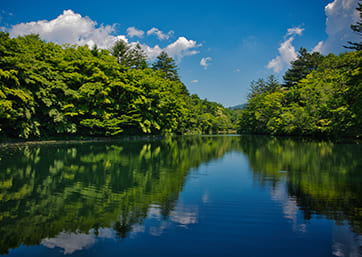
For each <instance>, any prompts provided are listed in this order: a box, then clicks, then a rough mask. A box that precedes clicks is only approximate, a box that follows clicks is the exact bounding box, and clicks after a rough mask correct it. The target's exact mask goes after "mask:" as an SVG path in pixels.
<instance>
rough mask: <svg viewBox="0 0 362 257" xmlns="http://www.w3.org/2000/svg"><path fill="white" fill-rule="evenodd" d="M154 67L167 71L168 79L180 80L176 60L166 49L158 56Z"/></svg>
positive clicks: (166, 76)
mask: <svg viewBox="0 0 362 257" xmlns="http://www.w3.org/2000/svg"><path fill="white" fill-rule="evenodd" d="M152 69H153V70H161V71H163V72H164V73H165V78H167V79H170V80H174V81H179V80H180V77H179V75H178V67H177V65H176V62H175V60H174V59H173V58H172V57H170V56H169V55H168V54H167V53H166V52H165V51H162V52H161V54H160V55H159V56H157V60H156V62H154V63H153V66H152Z"/></svg>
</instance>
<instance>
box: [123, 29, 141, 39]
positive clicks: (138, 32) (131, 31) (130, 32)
mask: <svg viewBox="0 0 362 257" xmlns="http://www.w3.org/2000/svg"><path fill="white" fill-rule="evenodd" d="M143 34H145V32H144V31H143V30H139V29H136V28H135V27H129V28H128V29H127V35H128V36H129V37H130V38H133V37H140V38H141V37H143Z"/></svg>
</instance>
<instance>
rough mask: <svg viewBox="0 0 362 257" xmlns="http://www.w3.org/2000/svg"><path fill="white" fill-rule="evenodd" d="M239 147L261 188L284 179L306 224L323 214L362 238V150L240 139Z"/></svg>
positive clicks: (354, 146)
mask: <svg viewBox="0 0 362 257" xmlns="http://www.w3.org/2000/svg"><path fill="white" fill-rule="evenodd" d="M240 146H241V148H242V151H243V152H244V153H246V154H247V156H248V158H249V163H250V166H251V168H252V169H253V172H254V176H255V179H257V180H258V181H259V182H260V183H262V184H263V183H268V182H272V183H274V184H275V183H276V182H277V181H279V180H281V179H286V181H287V184H288V194H289V195H290V196H291V197H293V198H295V199H296V202H297V205H298V206H299V208H300V209H301V210H302V211H303V214H304V217H305V219H310V218H311V217H312V215H313V214H319V215H325V216H326V217H327V218H330V219H333V220H335V221H337V222H342V221H343V220H348V221H349V223H350V225H351V227H352V228H353V229H354V231H355V232H357V233H361V232H362V224H361V221H362V215H361V207H362V188H361V186H360V185H361V174H360V171H361V165H362V163H361V159H360V156H359V155H360V152H361V149H360V146H359V145H357V144H335V143H332V142H311V141H306V140H291V139H286V138H283V139H280V138H274V137H263V136H242V137H241V138H240Z"/></svg>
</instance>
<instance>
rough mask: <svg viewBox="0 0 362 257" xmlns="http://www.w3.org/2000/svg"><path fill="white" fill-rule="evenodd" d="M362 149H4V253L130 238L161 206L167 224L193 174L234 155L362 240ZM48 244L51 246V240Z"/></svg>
mask: <svg viewBox="0 0 362 257" xmlns="http://www.w3.org/2000/svg"><path fill="white" fill-rule="evenodd" d="M360 150H361V147H360V146H359V145H355V144H334V143H332V142H313V141H303V140H292V139H285V138H284V139H280V138H274V137H263V136H240V137H237V136H218V137H206V136H205V137H180V138H169V139H165V140H155V141H147V142H145V141H128V142H97V143H76V144H62V145H59V144H57V145H28V146H21V145H16V146H11V145H8V146H6V147H2V148H0V158H1V159H0V167H1V171H0V223H1V226H0V254H6V253H8V252H9V250H10V249H14V248H17V247H19V246H21V245H29V246H30V245H39V244H40V243H42V242H43V243H44V242H45V243H47V242H48V243H50V241H49V240H48V239H49V238H54V237H56V236H58V235H61V234H62V233H64V232H67V233H84V234H89V233H93V234H94V235H95V236H97V235H98V234H99V233H101V232H102V229H104V228H111V229H112V231H113V232H114V235H115V237H117V238H119V239H122V238H126V237H128V235H129V233H130V232H131V231H132V229H133V228H134V227H135V226H137V225H139V224H142V223H143V222H144V220H145V218H146V217H147V216H148V214H149V211H150V209H151V208H153V206H157V208H159V209H160V213H161V214H162V217H163V219H167V217H168V215H169V214H170V212H171V211H172V210H173V209H174V208H175V205H176V202H177V199H178V196H179V193H180V192H181V191H182V190H183V187H184V184H185V182H186V180H187V175H188V174H189V171H190V170H191V169H192V168H197V167H199V166H200V165H201V164H203V163H207V162H210V161H212V160H215V159H219V158H221V157H223V156H224V155H225V153H227V152H230V151H236V152H242V153H243V154H244V155H245V156H246V157H247V158H248V160H249V166H250V168H251V170H252V171H253V174H254V175H253V176H254V179H255V181H257V182H258V184H260V185H262V186H263V185H267V184H268V185H272V186H273V185H274V186H275V185H276V184H277V183H278V182H279V181H286V183H287V188H288V195H289V196H290V197H294V198H295V199H296V202H297V205H298V207H299V208H300V209H301V210H302V212H303V214H304V218H305V219H306V220H308V219H310V218H311V217H312V216H313V215H315V214H316V215H324V216H325V217H327V218H328V219H333V220H335V221H336V222H343V221H348V223H349V225H350V226H351V228H352V229H353V231H354V232H355V233H357V234H361V232H362V227H361V216H362V189H361V186H360V185H361V182H362V181H361V178H362V175H361V168H362V167H361V160H360V158H359V157H360V156H359V155H360ZM44 240H48V241H44Z"/></svg>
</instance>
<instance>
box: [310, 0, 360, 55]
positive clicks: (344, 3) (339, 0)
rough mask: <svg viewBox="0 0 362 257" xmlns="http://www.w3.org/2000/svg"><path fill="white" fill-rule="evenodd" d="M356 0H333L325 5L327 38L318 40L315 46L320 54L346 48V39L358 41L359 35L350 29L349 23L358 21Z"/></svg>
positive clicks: (336, 51) (340, 50)
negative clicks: (322, 40) (344, 46)
mask: <svg viewBox="0 0 362 257" xmlns="http://www.w3.org/2000/svg"><path fill="white" fill-rule="evenodd" d="M357 4H358V0H334V1H333V2H332V3H329V4H328V5H326V7H325V13H326V16H327V19H326V33H327V35H328V38H327V39H326V40H325V41H324V42H323V43H321V42H319V43H318V45H319V47H317V46H316V47H315V49H318V50H319V51H320V52H321V53H322V54H327V53H329V52H334V53H339V52H343V51H345V50H346V49H345V48H343V45H347V41H352V42H360V40H361V39H360V36H359V35H357V34H356V33H354V32H353V31H352V30H351V27H350V26H351V24H355V23H356V22H357V21H359V19H360V17H359V12H358V11H357V10H356V7H357Z"/></svg>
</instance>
